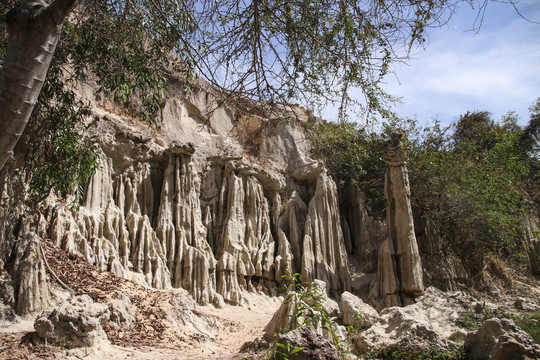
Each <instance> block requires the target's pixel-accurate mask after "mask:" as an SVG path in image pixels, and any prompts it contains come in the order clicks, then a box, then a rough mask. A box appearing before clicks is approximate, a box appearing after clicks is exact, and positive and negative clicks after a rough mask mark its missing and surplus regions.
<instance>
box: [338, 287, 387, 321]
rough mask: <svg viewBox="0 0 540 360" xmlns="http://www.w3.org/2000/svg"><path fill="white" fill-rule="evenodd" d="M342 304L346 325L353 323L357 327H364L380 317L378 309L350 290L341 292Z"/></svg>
mask: <svg viewBox="0 0 540 360" xmlns="http://www.w3.org/2000/svg"><path fill="white" fill-rule="evenodd" d="M341 306H342V308H343V324H344V325H352V326H354V327H356V328H357V329H363V328H367V327H370V326H371V325H373V324H374V323H376V322H377V321H378V320H379V319H380V317H379V314H378V313H377V310H375V309H374V308H373V307H371V306H370V305H368V304H366V303H364V302H363V301H362V299H360V298H359V297H358V296H356V295H353V294H351V293H350V292H348V291H345V292H344V293H343V294H341Z"/></svg>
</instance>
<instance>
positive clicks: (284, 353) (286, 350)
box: [276, 343, 304, 360]
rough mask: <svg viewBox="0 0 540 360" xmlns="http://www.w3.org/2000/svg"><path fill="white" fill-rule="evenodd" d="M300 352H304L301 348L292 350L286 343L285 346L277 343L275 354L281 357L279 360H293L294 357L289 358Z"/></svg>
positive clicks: (289, 344)
mask: <svg viewBox="0 0 540 360" xmlns="http://www.w3.org/2000/svg"><path fill="white" fill-rule="evenodd" d="M302 350H304V348H303V347H295V348H293V347H292V345H291V343H286V344H282V343H277V344H276V354H279V355H281V358H282V359H285V360H287V359H294V357H291V356H293V355H294V354H297V353H299V352H300V351H302Z"/></svg>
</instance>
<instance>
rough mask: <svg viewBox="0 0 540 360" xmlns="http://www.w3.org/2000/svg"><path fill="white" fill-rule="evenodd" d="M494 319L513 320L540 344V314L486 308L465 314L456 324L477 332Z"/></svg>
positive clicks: (472, 310)
mask: <svg viewBox="0 0 540 360" xmlns="http://www.w3.org/2000/svg"><path fill="white" fill-rule="evenodd" d="M492 318H499V319H503V318H504V319H512V320H514V322H515V323H516V325H517V326H519V327H520V328H521V330H523V331H525V332H527V333H528V334H530V335H531V336H532V337H533V339H534V341H535V342H536V343H537V344H540V312H534V311H533V312H527V311H523V312H515V311H510V310H509V309H506V308H490V307H487V306H484V307H483V308H482V310H481V311H478V312H476V311H474V309H471V310H470V311H467V312H465V313H463V314H462V315H461V316H460V317H459V319H458V320H457V321H456V323H457V324H458V325H459V326H461V327H463V328H465V329H468V330H472V331H476V330H478V329H479V328H480V326H482V324H483V323H484V321H486V320H488V319H492Z"/></svg>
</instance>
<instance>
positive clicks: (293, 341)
mask: <svg viewBox="0 0 540 360" xmlns="http://www.w3.org/2000/svg"><path fill="white" fill-rule="evenodd" d="M277 344H281V345H283V347H281V346H280V347H277V348H276V350H277V351H276V359H279V360H281V359H288V358H289V357H288V355H289V354H290V352H289V351H288V350H287V349H289V350H290V351H293V350H294V349H297V348H303V349H302V350H301V351H298V352H296V353H295V354H294V357H292V356H291V358H294V359H295V360H339V359H340V356H339V351H338V350H337V349H336V347H335V346H334V345H332V344H331V343H330V342H329V341H328V340H327V339H325V338H324V337H323V336H321V335H319V334H317V333H315V332H313V331H310V330H308V329H307V328H305V327H301V328H298V329H295V330H292V331H289V332H288V333H285V334H282V335H280V336H279V338H278V340H277ZM280 353H284V354H285V355H286V356H284V355H282V354H280Z"/></svg>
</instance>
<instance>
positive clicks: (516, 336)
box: [465, 318, 540, 360]
mask: <svg viewBox="0 0 540 360" xmlns="http://www.w3.org/2000/svg"><path fill="white" fill-rule="evenodd" d="M465 351H466V352H467V358H468V359H471V360H507V359H539V358H540V345H538V344H536V343H535V342H534V339H533V338H532V336H530V335H529V334H527V333H526V332H524V331H523V330H521V329H520V328H519V327H518V326H516V324H515V323H514V321H513V320H509V319H496V318H494V319H489V320H486V321H485V322H484V323H483V324H482V326H481V327H480V329H478V330H477V331H476V332H471V333H469V334H467V336H466V337H465Z"/></svg>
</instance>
